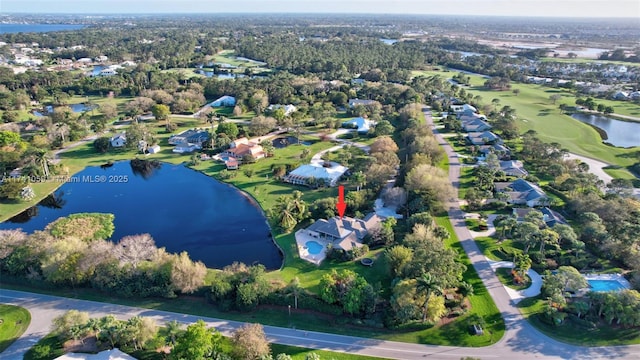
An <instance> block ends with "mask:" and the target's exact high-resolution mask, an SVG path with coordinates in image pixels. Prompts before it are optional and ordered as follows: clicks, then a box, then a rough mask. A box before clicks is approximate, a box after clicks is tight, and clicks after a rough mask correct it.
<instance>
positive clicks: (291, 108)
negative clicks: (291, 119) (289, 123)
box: [267, 104, 296, 116]
mask: <svg viewBox="0 0 640 360" xmlns="http://www.w3.org/2000/svg"><path fill="white" fill-rule="evenodd" d="M280 108H282V109H284V115H285V116H288V115H291V113H292V112H294V111H296V107H295V106H293V105H291V104H289V105H279V104H278V105H269V107H268V108H267V109H268V110H270V111H276V110H278V109H280Z"/></svg>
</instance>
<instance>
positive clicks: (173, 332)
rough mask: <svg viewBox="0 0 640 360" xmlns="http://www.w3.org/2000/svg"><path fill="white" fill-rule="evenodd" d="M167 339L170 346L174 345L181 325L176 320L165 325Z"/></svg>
mask: <svg viewBox="0 0 640 360" xmlns="http://www.w3.org/2000/svg"><path fill="white" fill-rule="evenodd" d="M166 326H167V338H168V340H169V342H171V344H172V345H175V344H176V337H177V336H178V333H179V332H180V328H181V327H182V325H181V324H180V323H179V322H178V321H177V320H172V321H169V322H168V323H167V325H166Z"/></svg>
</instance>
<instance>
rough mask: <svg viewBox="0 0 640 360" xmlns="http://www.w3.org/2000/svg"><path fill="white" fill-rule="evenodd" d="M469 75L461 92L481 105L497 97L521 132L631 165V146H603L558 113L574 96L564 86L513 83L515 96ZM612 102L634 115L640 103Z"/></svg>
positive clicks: (448, 75)
mask: <svg viewBox="0 0 640 360" xmlns="http://www.w3.org/2000/svg"><path fill="white" fill-rule="evenodd" d="M413 74H414V75H425V76H431V75H440V76H442V77H443V78H444V79H447V78H451V77H452V76H453V75H455V74H456V72H455V71H449V72H443V71H414V72H413ZM469 76H470V78H471V86H468V87H465V91H466V92H467V93H471V94H473V95H474V96H475V95H480V96H481V97H482V102H483V103H485V104H490V103H491V100H492V99H499V100H500V103H499V105H498V107H502V106H504V105H509V106H511V107H512V108H513V109H515V110H516V115H517V123H518V127H519V128H520V132H521V133H524V132H526V131H527V130H535V131H536V132H537V133H538V137H539V138H540V139H542V140H543V141H545V142H549V143H552V142H557V143H559V144H561V145H562V147H563V148H566V149H568V150H569V151H570V152H573V153H576V154H580V155H584V156H589V157H592V158H594V159H598V160H602V161H605V162H607V163H610V164H616V165H620V166H629V165H632V164H633V162H634V157H633V156H629V155H631V154H633V152H634V149H622V148H616V147H611V146H607V145H605V144H603V143H602V140H601V139H600V135H598V133H597V132H596V131H595V130H594V129H593V128H591V127H590V126H588V125H586V124H584V123H581V122H580V121H578V120H575V119H573V118H571V117H570V116H569V115H564V114H561V112H560V109H559V105H560V103H565V104H568V105H574V104H575V99H576V97H575V96H574V94H573V93H571V92H569V91H567V90H564V89H554V88H549V87H544V86H540V85H535V84H519V83H513V84H512V89H519V90H520V94H518V95H517V96H516V95H515V94H513V92H511V91H495V90H487V89H485V88H484V87H483V86H482V85H483V84H484V82H485V81H486V79H484V78H482V77H480V76H476V75H469ZM553 94H559V95H561V96H562V98H561V99H560V100H559V101H558V102H557V103H556V104H553V103H552V101H551V100H550V99H549V97H550V96H551V95H553ZM596 102H597V103H600V102H602V103H603V104H604V103H605V102H606V101H604V100H600V99H597V100H596ZM614 103H615V104H613V105H614V109H615V110H616V112H617V111H620V113H621V114H625V113H626V114H628V115H632V116H637V115H634V114H635V113H636V112H640V106H638V105H633V104H629V103H627V102H614ZM607 104H608V103H607ZM634 106H635V107H634ZM618 107H619V108H620V109H618ZM635 151H637V149H636V150H635Z"/></svg>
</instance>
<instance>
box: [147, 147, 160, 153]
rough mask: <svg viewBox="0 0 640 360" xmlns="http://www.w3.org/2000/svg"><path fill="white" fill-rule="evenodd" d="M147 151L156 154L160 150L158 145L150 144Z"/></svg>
mask: <svg viewBox="0 0 640 360" xmlns="http://www.w3.org/2000/svg"><path fill="white" fill-rule="evenodd" d="M147 152H149V154H157V153H159V152H160V145H151V146H149V147H147Z"/></svg>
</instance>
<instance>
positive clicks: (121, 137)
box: [109, 132, 127, 148]
mask: <svg viewBox="0 0 640 360" xmlns="http://www.w3.org/2000/svg"><path fill="white" fill-rule="evenodd" d="M109 142H110V143H111V146H112V147H114V148H119V147H123V146H125V144H126V143H127V135H126V134H125V133H124V132H121V133H119V134H116V135H114V136H112V137H111V139H109Z"/></svg>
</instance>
